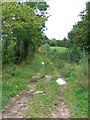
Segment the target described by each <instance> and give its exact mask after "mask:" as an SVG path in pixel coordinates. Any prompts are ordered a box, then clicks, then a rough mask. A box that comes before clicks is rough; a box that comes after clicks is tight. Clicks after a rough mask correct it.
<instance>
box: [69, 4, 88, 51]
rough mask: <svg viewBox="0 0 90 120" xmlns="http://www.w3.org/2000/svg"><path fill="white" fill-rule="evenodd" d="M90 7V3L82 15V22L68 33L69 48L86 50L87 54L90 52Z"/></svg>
mask: <svg viewBox="0 0 90 120" xmlns="http://www.w3.org/2000/svg"><path fill="white" fill-rule="evenodd" d="M89 7H90V5H89V2H87V4H86V9H85V10H83V11H82V12H81V14H80V16H81V19H82V20H81V21H79V22H77V23H76V24H75V25H73V29H72V30H71V31H70V32H69V33H68V39H69V47H80V48H81V49H85V50H86V51H87V52H89V51H88V50H89V47H90V45H89V44H88V43H89V42H88V40H89V36H88V35H89V33H90V29H89V28H88V27H89V21H90V20H89V17H90V12H89Z"/></svg>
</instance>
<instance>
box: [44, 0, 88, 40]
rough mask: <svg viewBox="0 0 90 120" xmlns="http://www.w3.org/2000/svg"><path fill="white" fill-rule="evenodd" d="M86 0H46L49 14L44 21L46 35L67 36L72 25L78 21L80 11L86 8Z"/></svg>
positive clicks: (58, 37)
mask: <svg viewBox="0 0 90 120" xmlns="http://www.w3.org/2000/svg"><path fill="white" fill-rule="evenodd" d="M87 1H88V0H48V2H47V3H48V5H49V6H50V8H49V10H48V13H49V15H51V16H50V17H49V18H48V21H47V22H46V27H47V30H46V31H45V34H46V36H47V37H48V38H49V39H52V38H55V39H58V40H62V39H63V38H64V37H67V35H68V32H70V30H71V29H72V27H73V25H74V24H75V23H76V22H78V21H80V20H81V19H80V16H79V14H80V12H81V11H82V10H84V9H85V8H86V5H85V3H86V2H87Z"/></svg>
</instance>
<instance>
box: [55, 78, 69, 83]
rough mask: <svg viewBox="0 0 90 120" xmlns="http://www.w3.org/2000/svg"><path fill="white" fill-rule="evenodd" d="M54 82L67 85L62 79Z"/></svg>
mask: <svg viewBox="0 0 90 120" xmlns="http://www.w3.org/2000/svg"><path fill="white" fill-rule="evenodd" d="M56 82H57V83H58V84H59V85H64V84H67V82H65V81H64V80H63V79H62V78H58V79H57V80H56Z"/></svg>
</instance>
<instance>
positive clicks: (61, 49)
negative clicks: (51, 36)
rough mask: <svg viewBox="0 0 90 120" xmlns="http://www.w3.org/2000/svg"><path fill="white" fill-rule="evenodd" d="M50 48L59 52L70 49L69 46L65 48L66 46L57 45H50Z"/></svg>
mask: <svg viewBox="0 0 90 120" xmlns="http://www.w3.org/2000/svg"><path fill="white" fill-rule="evenodd" d="M50 49H51V50H57V51H59V52H66V51H67V50H68V48H65V47H55V46H52V47H50Z"/></svg>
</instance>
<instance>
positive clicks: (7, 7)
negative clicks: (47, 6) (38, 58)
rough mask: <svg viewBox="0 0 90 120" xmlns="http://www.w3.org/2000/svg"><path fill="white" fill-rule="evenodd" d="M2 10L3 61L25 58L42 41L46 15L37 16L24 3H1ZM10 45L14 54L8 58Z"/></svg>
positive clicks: (31, 8)
mask: <svg viewBox="0 0 90 120" xmlns="http://www.w3.org/2000/svg"><path fill="white" fill-rule="evenodd" d="M2 11H3V12H2V36H3V62H4V63H6V62H9V61H10V60H11V61H13V60H14V58H15V61H16V60H17V59H18V60H19V61H20V60H23V59H26V58H27V56H28V53H29V51H30V52H33V53H34V52H35V51H36V49H37V48H38V47H39V46H40V45H41V43H42V39H43V28H44V27H45V21H46V17H45V16H44V17H42V16H38V15H37V14H36V13H35V9H34V8H33V7H30V6H29V5H28V4H26V3H24V4H17V3H11V2H10V3H9V2H8V3H2ZM11 45H12V49H13V53H14V54H13V55H12V58H9V55H8V54H7V53H8V51H9V48H10V46H11Z"/></svg>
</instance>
